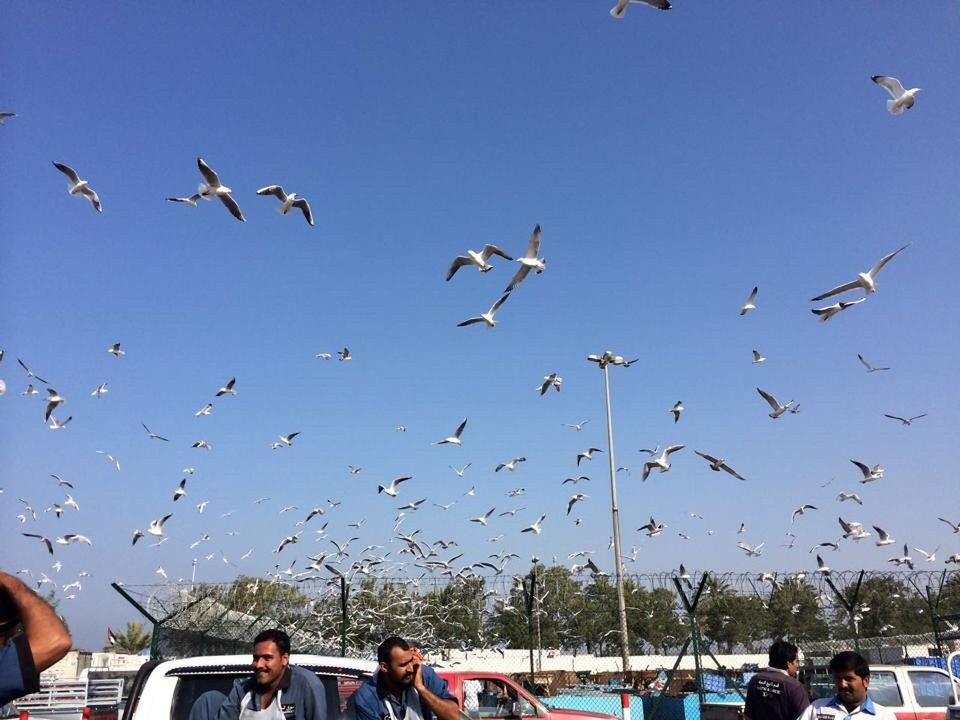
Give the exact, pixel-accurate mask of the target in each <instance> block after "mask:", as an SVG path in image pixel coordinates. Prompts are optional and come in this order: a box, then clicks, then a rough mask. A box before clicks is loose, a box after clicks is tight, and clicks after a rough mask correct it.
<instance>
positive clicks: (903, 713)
mask: <svg viewBox="0 0 960 720" xmlns="http://www.w3.org/2000/svg"><path fill="white" fill-rule="evenodd" d="M806 682H807V685H808V686H809V687H810V688H811V690H812V691H813V694H814V697H817V698H820V697H833V695H834V694H835V693H836V688H835V686H834V684H833V681H832V680H831V679H830V676H829V675H828V674H827V672H826V669H824V668H820V669H814V670H812V671H811V670H809V669H808V670H807V671H806ZM958 691H960V689H958V687H957V684H956V683H955V682H954V681H953V680H952V679H951V677H950V675H949V674H948V673H947V672H946V671H944V670H941V669H939V668H933V667H923V666H919V665H871V666H870V688H869V690H868V694H869V695H870V697H871V699H873V701H874V702H876V703H879V704H880V705H883V706H885V707H887V708H890V710H892V711H893V712H894V713H895V714H896V716H897V720H945V718H946V717H947V708H948V707H949V706H950V705H955V704H956V703H957V693H958Z"/></svg>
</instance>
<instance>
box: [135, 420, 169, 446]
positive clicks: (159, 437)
mask: <svg viewBox="0 0 960 720" xmlns="http://www.w3.org/2000/svg"><path fill="white" fill-rule="evenodd" d="M140 425H142V426H143V429H144V430H146V431H147V437H148V438H149V439H150V440H163V441H164V442H170V441H169V440H167V438H165V437H163V436H162V435H157V434H156V433H154V432H151V430H150V428H148V427H147V426H146V425H144V424H143V423H140Z"/></svg>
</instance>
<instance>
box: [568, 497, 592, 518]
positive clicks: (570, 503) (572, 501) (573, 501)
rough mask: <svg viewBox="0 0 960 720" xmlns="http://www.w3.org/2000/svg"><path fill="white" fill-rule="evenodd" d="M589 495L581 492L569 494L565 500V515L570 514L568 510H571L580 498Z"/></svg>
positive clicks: (582, 498)
mask: <svg viewBox="0 0 960 720" xmlns="http://www.w3.org/2000/svg"><path fill="white" fill-rule="evenodd" d="M588 497H589V495H585V494H583V493H577V494H576V495H571V496H570V499H569V500H568V501H567V515H569V514H570V511H571V510H573V506H574V505H576V504H577V503H578V502H580V501H581V500H586V499H587V498H588Z"/></svg>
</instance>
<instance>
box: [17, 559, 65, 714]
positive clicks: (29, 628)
mask: <svg viewBox="0 0 960 720" xmlns="http://www.w3.org/2000/svg"><path fill="white" fill-rule="evenodd" d="M18 624H20V625H23V633H22V634H21V635H17V636H16V637H14V638H13V640H12V641H11V639H10V638H11V636H12V635H13V632H14V630H15V629H16V627H17V625H18ZM70 645H71V641H70V633H68V632H67V628H66V626H64V624H63V622H62V621H61V620H60V618H58V617H57V614H56V613H55V612H54V611H53V608H52V607H50V606H49V605H47V603H45V602H44V601H43V598H41V597H40V596H39V595H37V594H36V593H35V592H33V590H31V589H30V588H28V587H27V586H26V585H24V584H23V583H22V582H20V580H19V579H17V578H15V577H14V576H13V575H8V574H7V573H5V572H0V707H3V706H4V705H6V704H7V703H8V702H10V701H11V700H16V699H17V698H19V697H23V696H24V695H29V694H30V693H32V692H36V691H37V690H39V689H40V673H41V672H43V671H44V670H46V669H47V668H48V667H50V666H51V665H53V664H54V663H55V662H57V660H59V659H60V658H62V657H63V656H64V655H66V654H67V651H68V650H70Z"/></svg>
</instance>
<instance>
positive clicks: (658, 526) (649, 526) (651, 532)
mask: <svg viewBox="0 0 960 720" xmlns="http://www.w3.org/2000/svg"><path fill="white" fill-rule="evenodd" d="M666 526H667V525H666V523H658V522H657V521H656V520H654V519H653V515H651V516H650V522H648V523H646V524H645V525H641V526H640V527H638V528H637V532H639V531H641V530H646V531H647V537H656V536H657V535H659V534H660V533H662V532H663V529H664V528H665V527H666Z"/></svg>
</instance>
